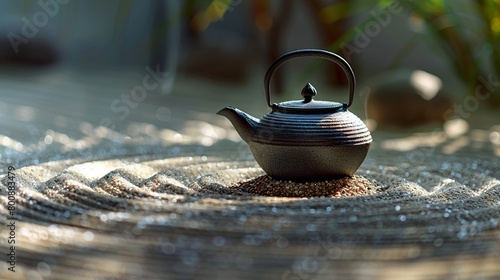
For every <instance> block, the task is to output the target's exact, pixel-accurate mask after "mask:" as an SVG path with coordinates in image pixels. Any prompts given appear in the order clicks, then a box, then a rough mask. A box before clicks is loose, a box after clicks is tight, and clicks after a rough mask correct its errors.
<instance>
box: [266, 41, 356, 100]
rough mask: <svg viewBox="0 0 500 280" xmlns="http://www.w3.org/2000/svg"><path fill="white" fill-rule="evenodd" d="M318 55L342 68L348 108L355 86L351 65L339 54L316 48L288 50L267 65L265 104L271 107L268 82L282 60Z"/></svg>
mask: <svg viewBox="0 0 500 280" xmlns="http://www.w3.org/2000/svg"><path fill="white" fill-rule="evenodd" d="M307 56H310V57H320V58H324V59H328V60H330V61H333V62H335V63H337V65H339V66H340V67H341V68H342V70H344V73H345V74H346V76H347V81H348V83H349V103H347V104H345V103H344V107H346V108H348V107H349V106H351V104H352V99H353V98H354V89H355V88H356V77H355V76H354V72H353V71H352V68H351V66H350V65H349V63H347V61H345V59H343V58H342V57H341V56H339V55H338V54H335V53H332V52H329V51H325V50H318V49H303V50H296V51H291V52H288V53H286V54H284V55H282V56H280V57H278V58H277V59H276V60H275V61H274V62H273V63H272V64H271V66H269V69H267V72H266V76H265V78H264V87H265V90H266V100H267V106H269V107H272V106H273V105H272V103H271V95H270V83H271V78H272V76H273V74H274V71H276V70H277V69H278V68H279V67H280V66H281V64H283V63H284V62H286V61H288V60H290V59H293V58H297V57H307Z"/></svg>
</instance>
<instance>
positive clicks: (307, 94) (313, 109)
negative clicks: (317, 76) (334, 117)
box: [271, 83, 347, 114]
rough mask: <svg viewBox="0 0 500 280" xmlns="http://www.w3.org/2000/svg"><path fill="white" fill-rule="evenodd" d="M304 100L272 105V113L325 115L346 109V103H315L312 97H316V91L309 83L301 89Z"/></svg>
mask: <svg viewBox="0 0 500 280" xmlns="http://www.w3.org/2000/svg"><path fill="white" fill-rule="evenodd" d="M301 95H302V97H304V100H293V101H285V102H281V103H279V104H276V103H274V104H272V105H271V108H272V109H273V111H279V112H282V113H295V114H326V113H335V112H337V111H340V110H343V111H345V110H346V109H347V104H346V103H338V102H331V101H317V100H314V99H313V97H314V96H316V95H317V91H316V89H315V88H314V87H313V85H311V84H310V83H307V84H306V86H305V87H304V88H303V89H302V92H301Z"/></svg>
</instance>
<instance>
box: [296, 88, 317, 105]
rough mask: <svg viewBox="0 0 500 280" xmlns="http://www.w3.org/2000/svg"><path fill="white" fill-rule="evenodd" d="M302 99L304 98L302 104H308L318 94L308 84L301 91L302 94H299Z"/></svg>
mask: <svg viewBox="0 0 500 280" xmlns="http://www.w3.org/2000/svg"><path fill="white" fill-rule="evenodd" d="M300 94H301V95H302V97H304V103H309V102H311V100H312V99H313V97H314V96H316V94H318V92H317V91H316V89H315V88H314V87H313V85H311V84H310V83H307V85H306V86H305V87H304V88H303V89H302V92H301V93H300Z"/></svg>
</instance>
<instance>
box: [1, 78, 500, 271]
mask: <svg viewBox="0 0 500 280" xmlns="http://www.w3.org/2000/svg"><path fill="white" fill-rule="evenodd" d="M61 73H62V72H61ZM61 73H59V72H57V71H55V74H54V75H55V77H59V76H58V75H62V74H61ZM102 76H105V75H101V78H99V77H97V76H96V77H94V79H96V80H97V81H96V82H95V83H96V84H100V87H99V89H97V87H96V88H93V85H89V83H87V82H86V81H85V80H80V78H75V77H72V76H70V77H66V80H67V81H69V82H67V83H60V84H58V83H54V84H52V85H51V86H52V88H51V90H47V91H48V92H49V93H46V97H45V98H43V99H42V98H40V97H39V96H38V95H37V93H39V92H38V91H39V89H36V86H35V85H36V83H37V80H36V79H35V78H27V79H25V80H23V81H22V82H23V83H22V85H16V87H15V89H12V88H14V86H12V85H13V84H8V83H9V81H11V79H7V78H5V77H4V78H3V79H5V81H3V82H2V84H3V85H4V86H5V87H6V88H9V85H10V86H11V89H10V90H11V91H13V92H14V91H15V92H17V93H18V94H17V95H15V96H14V95H9V96H10V97H8V98H6V99H4V100H3V101H2V103H1V104H0V105H1V106H2V114H3V115H2V121H1V127H2V130H3V132H1V133H0V134H1V136H0V137H1V140H0V143H2V146H1V157H2V163H1V164H2V166H1V167H2V169H3V172H2V174H6V173H7V168H8V166H14V167H15V168H16V170H15V176H16V181H15V182H16V185H17V187H18V193H17V196H16V200H15V202H16V212H15V215H16V216H15V217H16V218H17V219H18V221H16V232H15V233H16V236H15V237H16V244H17V246H16V272H15V273H12V272H10V271H8V270H7V268H8V267H9V265H8V264H7V263H6V262H5V261H2V262H1V264H0V267H1V271H0V278H2V279H189V278H198V279H257V278H259V279H262V278H268V279H498V277H500V267H499V266H498V264H499V263H500V161H499V155H500V139H499V138H500V136H499V131H500V129H499V127H498V126H495V120H496V121H497V122H498V120H499V118H498V114H497V115H494V117H490V118H488V119H489V120H490V122H491V123H490V124H488V123H486V124H485V123H484V122H481V121H478V122H480V123H481V125H480V128H474V126H473V124H472V123H473V122H475V120H468V121H469V122H470V123H471V124H470V127H472V128H473V129H468V130H467V131H464V132H462V133H460V134H459V135H454V134H453V133H449V131H448V132H446V131H445V132H443V131H441V130H439V131H434V132H419V133H396V132H391V133H389V132H380V131H375V133H374V134H373V137H374V140H375V142H374V143H373V147H372V149H371V151H370V153H369V154H368V157H367V159H366V160H365V162H364V163H363V165H362V166H361V167H360V168H359V170H358V171H357V172H356V174H355V176H353V177H352V178H343V179H339V180H332V181H328V182H310V183H307V184H306V183H294V182H286V181H275V180H272V179H271V178H269V177H267V176H266V175H265V173H264V172H263V171H262V170H261V169H260V168H259V166H258V165H257V164H256V162H255V161H254V160H253V158H252V156H251V153H250V151H249V149H248V147H247V146H246V144H245V143H244V142H241V140H240V139H239V138H238V136H237V135H236V133H235V132H234V130H232V129H231V126H230V124H229V122H227V121H226V120H224V119H223V118H220V117H218V116H215V115H214V114H212V113H211V112H216V111H217V109H218V108H220V107H223V106H226V105H236V106H239V107H242V109H243V108H245V106H247V107H248V106H250V108H245V110H247V109H248V111H249V112H252V113H253V112H255V111H258V110H261V109H263V110H265V108H261V109H255V108H257V107H258V105H259V104H258V103H259V102H256V103H257V105H248V104H250V103H248V100H249V99H250V98H248V97H245V96H243V97H242V96H241V95H239V96H234V95H229V90H228V92H224V91H223V90H222V91H221V90H218V94H220V95H221V96H222V95H224V94H226V95H225V96H227V97H224V98H212V97H211V96H205V95H204V94H203V92H202V91H201V90H198V91H195V90H193V88H191V87H198V88H203V89H204V90H206V91H208V92H215V91H216V89H215V88H210V87H209V86H204V87H201V86H200V85H196V84H194V85H193V83H191V85H190V86H179V85H178V86H177V87H176V88H175V89H174V92H176V93H177V92H184V93H186V94H184V95H180V94H179V95H176V96H172V95H169V96H161V95H159V94H157V93H155V94H153V93H151V95H149V96H148V99H147V100H145V101H144V102H143V103H141V104H140V105H139V107H137V109H136V110H131V113H130V115H129V116H127V118H126V119H125V120H121V119H120V118H119V117H118V115H113V114H114V113H112V112H110V110H109V106H110V104H111V103H112V101H113V99H114V98H116V96H119V93H116V94H114V95H113V94H107V95H106V94H102V92H105V91H109V88H105V87H104V86H103V84H107V83H110V82H109V80H112V79H113V77H115V76H112V77H109V76H108V77H105V78H106V79H105V78H102ZM118 76H119V75H116V79H118ZM46 78H47V77H46ZM120 78H122V77H120ZM140 78H141V76H140V75H139V76H132V77H131V78H130V80H131V81H140ZM47 79H48V78H47ZM99 79H102V80H103V81H101V82H100V81H99ZM134 79H135V80H134ZM55 80H56V79H55ZM104 80H105V81H106V82H104ZM10 83H14V82H10ZM75 84H76V85H79V86H77V87H75ZM131 84H132V85H133V82H131ZM185 84H189V83H185ZM30 85H31V87H30ZM23 87H24V88H23ZM131 87H132V86H131V85H123V90H126V89H127V88H131ZM251 88H252V90H254V91H255V90H259V89H260V83H257V85H256V86H253V85H252V86H251ZM70 89H71V90H73V91H75V95H74V96H72V97H64V98H63V97H62V96H63V95H64V94H62V93H61V95H60V96H59V95H58V94H59V92H63V91H64V90H70ZM119 90H120V89H116V91H117V92H119ZM231 90H232V91H234V89H231ZM99 91H101V92H99ZM200 99H202V100H206V102H200ZM240 105H241V106H240ZM159 106H163V107H161V108H158V107H159ZM252 110H254V111H252ZM262 113H264V112H263V111H262ZM255 115H258V114H257V113H255ZM259 116H260V115H259ZM104 117H109V118H110V119H111V120H112V121H114V123H115V125H116V127H115V129H108V128H105V127H102V126H99V121H100V120H101V119H102V118H104ZM495 118H496V119H495ZM2 176H3V175H2ZM7 184H8V178H7V176H3V178H2V196H0V199H1V200H2V204H1V206H0V211H1V213H2V216H1V218H0V221H1V224H2V226H3V228H4V229H2V236H7V234H8V233H7V231H6V230H5V225H6V224H9V222H10V221H9V220H7V216H8V214H9V212H8V211H7V208H6V204H7V196H6V195H5V191H6V190H5V188H6V187H5V186H6V185H7ZM7 245H8V244H7V243H6V242H2V243H1V244H0V248H1V249H2V252H4V251H7V250H8V247H7ZM2 254H3V253H2ZM3 255H4V257H5V254H3ZM257 275H261V276H257Z"/></svg>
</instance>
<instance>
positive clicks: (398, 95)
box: [0, 0, 500, 154]
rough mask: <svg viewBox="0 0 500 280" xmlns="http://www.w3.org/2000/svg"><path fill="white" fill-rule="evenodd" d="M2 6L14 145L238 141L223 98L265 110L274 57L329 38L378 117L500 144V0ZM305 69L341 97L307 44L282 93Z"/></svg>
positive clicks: (391, 129)
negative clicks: (96, 138) (221, 113)
mask: <svg viewBox="0 0 500 280" xmlns="http://www.w3.org/2000/svg"><path fill="white" fill-rule="evenodd" d="M0 7H1V8H0V115H1V116H2V118H1V119H0V127H1V128H2V130H3V132H0V134H1V135H2V136H1V137H2V141H0V142H2V143H3V146H4V147H6V148H7V149H10V150H12V152H21V153H27V151H29V147H31V146H33V149H36V148H35V147H39V146H40V145H41V146H48V145H52V144H57V145H59V148H61V146H65V147H68V145H69V147H70V148H68V149H73V148H74V149H80V148H82V147H84V146H85V145H86V144H85V143H86V141H87V142H88V141H90V140H89V139H91V138H92V135H95V134H96V133H97V134H99V133H100V134H99V135H101V136H103V135H105V136H106V137H111V138H112V137H118V138H117V139H122V140H123V139H129V138H132V139H134V137H139V136H140V137H146V138H147V139H149V140H151V139H153V140H154V141H157V142H162V141H166V142H169V141H174V140H175V139H176V138H175V137H177V138H179V137H184V138H183V139H184V140H186V139H187V138H189V137H191V138H192V139H193V141H194V142H196V141H198V143H201V144H202V145H205V146H209V145H211V144H213V143H214V142H216V141H217V140H220V139H223V138H224V139H230V140H232V141H239V138H238V136H237V135H236V134H235V133H234V131H233V132H231V126H230V125H229V123H228V122H227V121H226V120H224V119H223V118H220V117H218V116H215V115H214V113H215V112H217V111H218V109H220V108H222V107H224V106H228V105H233V106H236V107H239V108H240V109H242V110H245V111H247V112H249V113H251V114H253V115H255V116H257V117H260V116H262V115H263V114H265V113H267V106H266V103H265V99H264V91H263V77H264V73H265V71H266V69H267V67H268V66H269V65H270V63H271V62H272V61H273V60H274V59H276V58H277V57H278V56H279V55H281V54H283V53H285V52H288V51H291V50H295V49H300V48H319V49H327V50H330V51H333V52H336V53H338V54H340V55H342V56H343V57H344V58H346V59H347V60H348V61H349V63H351V65H352V66H353V69H354V72H355V73H356V75H357V80H358V88H357V93H356V96H355V100H354V106H353V107H352V108H351V110H352V111H353V112H354V113H356V114H357V115H358V116H359V117H360V118H361V119H363V120H365V121H366V123H367V125H368V126H369V128H370V129H371V130H373V131H385V132H384V133H399V132H401V131H404V132H410V133H416V132H421V131H434V132H436V131H438V132H440V133H443V137H446V138H450V139H454V138H458V137H460V136H462V135H465V134H467V133H469V134H470V133H475V134H474V137H476V136H477V137H480V138H481V139H483V140H484V141H483V140H482V141H483V142H485V143H490V144H493V145H494V146H495V147H498V144H500V134H499V131H500V128H499V126H498V123H499V118H498V117H499V116H500V114H499V113H498V109H499V106H500V76H499V75H500V2H499V1H497V0H489V1H486V0H485V1H480V0H478V1H472V0H459V1H444V0H443V1H439V0H432V1H406V0H394V1H393V0H380V1H360V0H358V1H347V0H337V1H334V0H307V1H305V0H292V1H284V0H281V1H264V0H213V1H208V0H206V1H201V0H185V1H177V0H169V1H138V0H121V1H118V0H112V1H106V2H102V1H97V0H88V1H80V0H40V1H35V0H24V1H0ZM307 82H311V83H313V84H314V85H315V86H316V88H317V89H318V92H319V95H318V96H317V99H320V100H333V101H338V102H343V101H345V100H347V92H346V86H347V85H346V79H345V77H344V75H343V73H342V72H341V70H340V68H337V66H336V65H333V64H332V65H330V64H328V63H323V62H321V61H317V60H309V59H302V60H296V61H293V62H289V63H287V64H286V66H285V67H282V68H280V70H279V71H278V72H277V73H276V75H275V77H274V78H273V84H272V86H273V94H274V97H273V101H276V102H278V101H285V100H291V99H300V95H299V93H300V90H301V89H302V87H303V85H304V84H306V83H307ZM474 129H479V130H474ZM474 131H475V132H474ZM478 131H479V132H478ZM112 135H114V136H112ZM117 135H118V136H117ZM155 135H156V136H155ZM179 135H180V136H179ZM384 135H385V134H384ZM120 137H121V138H120ZM127 137H128V138H127ZM169 137H170V138H169ZM191 138H189V139H191ZM194 139H198V140H194ZM72 141H73V142H72ZM117 141H118V140H117ZM71 143H72V144H71ZM30 145H31V146H30ZM465 145H467V144H465ZM496 151H497V153H498V149H497V150H496ZM4 153H5V152H4ZM499 154H500V153H499Z"/></svg>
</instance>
